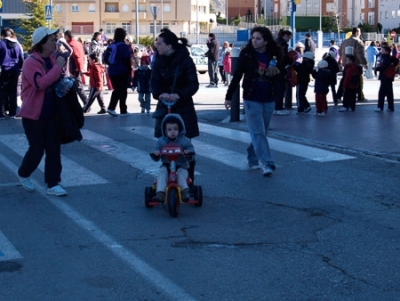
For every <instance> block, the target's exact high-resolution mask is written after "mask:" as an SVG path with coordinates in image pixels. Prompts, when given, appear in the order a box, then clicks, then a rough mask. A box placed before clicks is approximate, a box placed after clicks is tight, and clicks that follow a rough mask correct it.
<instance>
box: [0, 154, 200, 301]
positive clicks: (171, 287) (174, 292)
mask: <svg viewBox="0 0 400 301" xmlns="http://www.w3.org/2000/svg"><path fill="white" fill-rule="evenodd" d="M0 160H1V162H2V163H3V164H4V165H5V166H6V167H7V168H8V169H9V170H10V171H11V172H15V170H17V168H18V167H17V166H16V165H15V164H13V163H12V162H11V161H10V160H8V159H7V158H6V157H4V156H3V155H2V154H0ZM35 187H36V191H37V192H38V193H40V194H41V195H42V197H43V198H44V199H47V200H48V201H49V202H50V203H51V204H53V205H54V206H55V207H56V208H58V209H59V210H60V211H61V212H62V213H64V214H65V215H66V216H67V217H68V218H69V219H70V220H71V221H72V222H74V223H75V224H76V225H77V226H79V227H80V228H81V229H82V230H84V231H85V232H86V233H87V234H89V235H90V236H92V237H93V238H94V239H95V240H97V241H98V242H99V243H101V244H102V245H103V246H104V247H105V248H107V249H108V250H109V251H111V252H112V253H113V254H114V255H115V256H117V257H118V258H120V259H121V260H122V261H124V262H125V263H126V264H127V265H128V266H129V267H130V268H131V269H132V270H133V271H134V272H135V273H138V274H139V275H140V276H142V277H143V278H144V279H146V280H147V281H148V282H149V283H150V284H152V285H153V286H155V287H157V288H158V289H159V290H162V291H163V292H164V294H165V295H167V296H168V297H169V298H170V299H171V300H182V301H191V300H195V298H193V297H192V296H191V295H189V294H188V293H186V292H185V291H184V289H182V288H181V287H180V286H178V285H177V284H175V283H174V282H173V281H171V280H170V279H168V278H167V277H165V276H164V275H163V274H162V273H161V272H159V271H157V270H156V269H154V268H153V267H152V266H151V265H149V264H147V263H146V262H145V261H143V260H142V259H140V258H139V257H138V256H137V255H136V254H135V253H133V252H132V251H130V250H128V249H127V248H125V247H124V246H123V245H121V244H119V243H118V242H117V241H116V240H114V239H113V238H112V237H111V236H110V235H108V234H107V233H106V232H104V231H102V230H101V229H100V228H99V227H97V225H96V224H95V223H94V222H92V221H91V220H88V219H87V218H86V217H85V216H83V215H82V214H80V213H79V212H78V211H76V210H75V209H74V208H73V207H72V206H70V205H68V204H67V203H66V202H64V201H63V200H62V198H59V197H55V196H48V195H46V189H45V187H43V186H40V185H39V184H38V183H37V182H35ZM21 189H22V188H21ZM1 234H2V233H1V232H0V250H2V252H3V253H4V254H10V255H7V256H10V258H11V256H13V258H14V259H15V258H16V256H20V258H21V257H22V256H21V255H20V254H19V253H18V252H17V251H16V250H15V249H14V250H15V251H13V250H12V249H11V248H10V246H11V247H12V245H11V244H10V243H9V242H8V240H7V239H6V238H5V237H4V236H3V237H2V236H1ZM4 238H5V239H4ZM4 257H5V256H4ZM0 260H1V254H0ZM7 260H8V259H7Z"/></svg>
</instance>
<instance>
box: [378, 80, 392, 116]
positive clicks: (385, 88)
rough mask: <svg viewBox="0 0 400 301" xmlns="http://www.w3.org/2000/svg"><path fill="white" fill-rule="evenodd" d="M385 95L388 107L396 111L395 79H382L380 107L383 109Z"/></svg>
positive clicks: (379, 97)
mask: <svg viewBox="0 0 400 301" xmlns="http://www.w3.org/2000/svg"><path fill="white" fill-rule="evenodd" d="M385 97H386V98H387V102H388V109H389V110H391V111H394V96H393V81H392V80H390V79H381V85H380V87H379V92H378V108H379V109H381V110H383V107H384V104H385Z"/></svg>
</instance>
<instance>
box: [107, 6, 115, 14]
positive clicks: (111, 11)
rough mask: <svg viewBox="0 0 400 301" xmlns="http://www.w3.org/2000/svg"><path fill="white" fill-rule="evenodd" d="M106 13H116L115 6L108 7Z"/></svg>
mask: <svg viewBox="0 0 400 301" xmlns="http://www.w3.org/2000/svg"><path fill="white" fill-rule="evenodd" d="M106 11H107V12H109V13H113V12H115V11H116V9H115V6H114V5H107V8H106Z"/></svg>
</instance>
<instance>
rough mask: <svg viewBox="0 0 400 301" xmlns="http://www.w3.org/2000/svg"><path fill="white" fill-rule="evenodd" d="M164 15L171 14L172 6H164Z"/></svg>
mask: <svg viewBox="0 0 400 301" xmlns="http://www.w3.org/2000/svg"><path fill="white" fill-rule="evenodd" d="M163 6H164V7H163V9H164V13H170V12H171V6H170V5H168V4H164V5H163Z"/></svg>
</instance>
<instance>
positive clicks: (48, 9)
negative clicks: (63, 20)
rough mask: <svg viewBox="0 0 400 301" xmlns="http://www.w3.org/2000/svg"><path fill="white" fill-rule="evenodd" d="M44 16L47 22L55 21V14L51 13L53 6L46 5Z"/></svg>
mask: <svg viewBox="0 0 400 301" xmlns="http://www.w3.org/2000/svg"><path fill="white" fill-rule="evenodd" d="M44 16H45V18H46V20H51V19H53V13H52V11H51V5H46V6H45V8H44Z"/></svg>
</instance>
